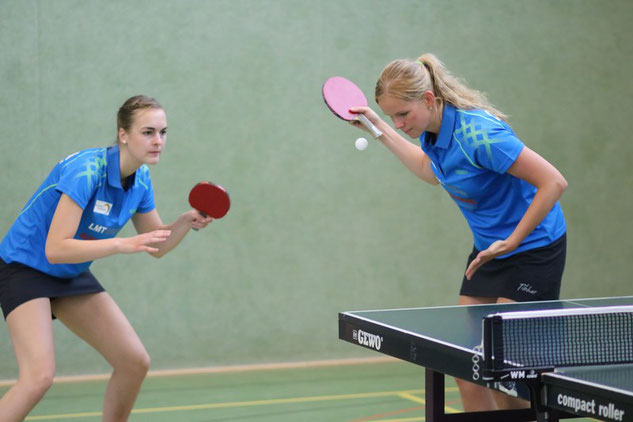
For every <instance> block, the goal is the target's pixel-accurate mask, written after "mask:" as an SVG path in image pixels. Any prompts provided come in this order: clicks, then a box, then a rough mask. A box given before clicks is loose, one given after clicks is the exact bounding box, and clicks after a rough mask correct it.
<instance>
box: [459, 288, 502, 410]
mask: <svg viewBox="0 0 633 422" xmlns="http://www.w3.org/2000/svg"><path fill="white" fill-rule="evenodd" d="M496 301H497V298H496V297H475V296H459V302H458V303H459V304H460V305H480V304H489V303H495V302H496ZM455 382H456V383H457V388H459V394H460V396H461V398H462V406H463V407H464V411H466V412H479V411H484V410H496V409H497V402H496V401H495V397H494V395H493V392H492V390H490V389H489V388H486V387H484V386H482V385H478V384H474V383H472V382H469V381H466V380H463V379H459V378H455Z"/></svg>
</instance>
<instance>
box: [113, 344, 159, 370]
mask: <svg viewBox="0 0 633 422" xmlns="http://www.w3.org/2000/svg"><path fill="white" fill-rule="evenodd" d="M150 363H151V359H150V356H149V354H148V353H147V351H146V350H145V349H144V348H143V349H140V350H134V351H130V352H128V353H126V355H125V356H124V357H123V358H122V359H119V361H118V362H117V363H115V364H114V365H113V366H114V369H115V370H120V371H125V373H128V374H135V375H137V376H141V377H145V375H146V374H147V372H148V371H149V366H150Z"/></svg>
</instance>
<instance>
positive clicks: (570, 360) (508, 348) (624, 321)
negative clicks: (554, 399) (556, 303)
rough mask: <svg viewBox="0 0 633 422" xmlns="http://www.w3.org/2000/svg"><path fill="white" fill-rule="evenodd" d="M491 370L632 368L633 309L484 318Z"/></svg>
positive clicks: (485, 345) (630, 307)
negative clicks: (613, 366) (589, 366)
mask: <svg viewBox="0 0 633 422" xmlns="http://www.w3.org/2000/svg"><path fill="white" fill-rule="evenodd" d="M484 361H487V363H486V365H487V367H488V369H491V370H493V371H494V370H503V369H511V368H522V369H527V368H547V367H565V366H583V365H606V364H618V363H631V362H633V306H619V307H602V308H581V309H563V310H553V311H528V312H511V313H505V314H504V313H500V314H494V315H489V316H487V317H485V318H484Z"/></svg>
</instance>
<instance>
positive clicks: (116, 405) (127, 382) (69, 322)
mask: <svg viewBox="0 0 633 422" xmlns="http://www.w3.org/2000/svg"><path fill="white" fill-rule="evenodd" d="M52 308H53V313H54V314H55V316H56V317H57V318H58V319H59V320H60V321H61V322H62V323H63V324H65V325H66V326H67V327H68V328H70V330H72V331H73V332H74V333H75V334H77V335H78V336H79V337H81V338H82V339H84V340H85V341H86V342H87V343H88V344H90V345H91V346H92V347H94V348H95V349H96V350H97V351H98V352H99V353H101V355H102V356H103V357H104V358H105V359H106V360H107V361H108V363H109V364H110V365H111V366H112V368H113V372H112V376H111V377H110V381H109V382H108V387H107V389H106V394H105V399H104V403H103V421H107V422H111V421H112V422H113V421H126V420H127V418H128V416H129V415H130V412H131V411H132V407H133V406H134V402H135V401H136V397H137V395H138V392H139V390H140V388H141V384H142V382H143V379H144V378H145V375H146V374H147V371H148V369H149V362H150V359H149V355H148V354H147V351H146V350H145V347H144V346H143V344H142V343H141V340H140V339H139V338H138V336H137V334H136V332H135V331H134V329H133V328H132V326H131V325H130V323H129V321H128V320H127V318H126V317H125V315H123V312H121V310H120V309H119V307H118V306H117V304H116V303H115V302H114V300H113V299H112V298H111V297H110V295H109V294H108V293H106V292H102V293H96V294H89V295H80V296H71V297H65V298H59V299H56V300H54V301H53V302H52Z"/></svg>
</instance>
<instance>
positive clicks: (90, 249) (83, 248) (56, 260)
mask: <svg viewBox="0 0 633 422" xmlns="http://www.w3.org/2000/svg"><path fill="white" fill-rule="evenodd" d="M82 214H83V210H82V209H81V207H79V205H77V203H76V202H75V201H73V200H72V199H71V198H70V197H69V196H68V195H66V194H62V195H61V197H60V198H59V202H58V204H57V208H56V209H55V214H54V215H53V220H52V221H51V226H50V229H49V231H48V237H47V238H46V247H45V253H46V258H47V259H48V261H49V262H50V263H52V264H76V263H80V262H87V261H93V260H95V259H98V258H103V257H106V256H110V255H114V254H116V253H135V252H149V253H155V252H157V251H158V249H157V247H156V245H158V244H160V243H161V242H164V241H165V240H166V239H167V238H168V237H169V234H170V232H169V230H154V231H151V232H147V233H144V234H142V235H139V236H133V237H128V238H116V237H115V238H112V239H98V240H80V239H75V238H74V236H75V234H76V233H77V228H78V227H79V223H80V221H81V216H82Z"/></svg>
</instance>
